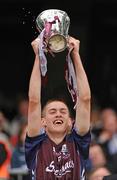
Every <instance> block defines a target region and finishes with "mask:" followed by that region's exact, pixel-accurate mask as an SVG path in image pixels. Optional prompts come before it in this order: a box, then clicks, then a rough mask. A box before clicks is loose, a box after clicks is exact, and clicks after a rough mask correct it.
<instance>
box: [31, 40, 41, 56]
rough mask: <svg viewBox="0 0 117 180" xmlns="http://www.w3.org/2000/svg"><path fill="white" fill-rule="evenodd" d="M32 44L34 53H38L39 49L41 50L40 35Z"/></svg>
mask: <svg viewBox="0 0 117 180" xmlns="http://www.w3.org/2000/svg"><path fill="white" fill-rule="evenodd" d="M31 46H32V48H33V50H34V53H35V54H38V50H39V38H38V37H37V38H36V39H35V40H33V41H32V42H31Z"/></svg>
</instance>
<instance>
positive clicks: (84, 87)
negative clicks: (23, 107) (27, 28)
mask: <svg viewBox="0 0 117 180" xmlns="http://www.w3.org/2000/svg"><path fill="white" fill-rule="evenodd" d="M79 45H80V42H79V40H76V39H74V38H72V37H70V38H69V46H70V48H73V50H72V52H71V57H72V60H73V63H74V66H75V72H76V81H77V89H78V102H77V105H76V120H75V127H76V130H77V133H78V134H80V135H81V136H82V135H84V134H86V133H87V132H88V130H89V128H90V99H91V92H90V87H89V83H88V79H87V76H86V73H85V70H84V68H83V65H82V61H81V58H80V55H79Z"/></svg>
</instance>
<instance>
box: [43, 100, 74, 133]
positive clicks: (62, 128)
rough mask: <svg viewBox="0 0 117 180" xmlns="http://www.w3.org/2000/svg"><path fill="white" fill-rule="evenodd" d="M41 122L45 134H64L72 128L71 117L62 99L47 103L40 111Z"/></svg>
mask: <svg viewBox="0 0 117 180" xmlns="http://www.w3.org/2000/svg"><path fill="white" fill-rule="evenodd" d="M42 122H43V125H44V126H45V128H46V132H47V133H53V134H56V133H57V134H58V133H60V134H66V133H68V131H69V130H70V129H71V128H72V124H73V121H72V117H71V113H70V110H69V108H68V105H67V104H66V102H65V101H64V100H63V99H51V100H49V101H47V103H46V104H45V106H44V108H43V110H42Z"/></svg>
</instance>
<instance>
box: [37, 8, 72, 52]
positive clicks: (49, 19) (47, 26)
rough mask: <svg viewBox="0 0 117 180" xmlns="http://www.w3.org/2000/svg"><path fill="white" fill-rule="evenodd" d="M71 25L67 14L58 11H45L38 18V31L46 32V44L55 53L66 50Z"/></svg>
mask: <svg viewBox="0 0 117 180" xmlns="http://www.w3.org/2000/svg"><path fill="white" fill-rule="evenodd" d="M69 25H70V18H69V16H68V15H67V13H66V12H64V11H62V10H58V9H48V10H44V11H43V12H41V13H40V14H39V15H38V16H37V18H36V27H37V29H38V31H39V32H40V33H41V32H42V31H43V30H44V43H45V44H46V46H47V47H48V48H49V49H50V50H51V51H52V52H55V53H58V52H62V51H64V50H65V49H66V47H67V39H68V30H69Z"/></svg>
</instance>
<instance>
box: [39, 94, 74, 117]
mask: <svg viewBox="0 0 117 180" xmlns="http://www.w3.org/2000/svg"><path fill="white" fill-rule="evenodd" d="M53 101H60V102H63V103H64V104H65V105H66V106H67V107H68V110H69V114H70V117H71V118H72V119H74V118H75V115H74V114H73V108H72V107H71V106H70V104H69V102H68V101H67V100H66V99H65V98H64V97H55V98H51V99H48V100H47V101H46V102H45V103H44V104H43V105H42V111H43V109H44V107H45V106H46V105H47V104H48V103H51V102H53Z"/></svg>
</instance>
